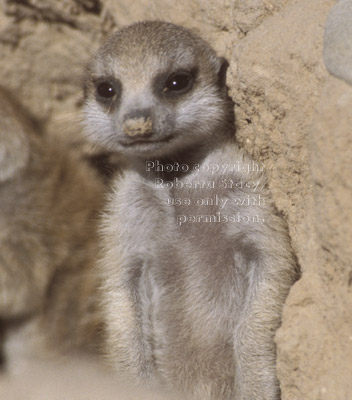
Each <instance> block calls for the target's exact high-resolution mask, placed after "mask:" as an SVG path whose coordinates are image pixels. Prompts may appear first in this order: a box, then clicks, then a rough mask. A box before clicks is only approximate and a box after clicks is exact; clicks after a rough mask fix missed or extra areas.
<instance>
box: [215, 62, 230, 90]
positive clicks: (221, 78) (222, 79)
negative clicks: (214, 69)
mask: <svg viewBox="0 0 352 400" xmlns="http://www.w3.org/2000/svg"><path fill="white" fill-rule="evenodd" d="M218 63H219V70H218V82H219V85H220V86H224V85H225V84H226V71H227V68H228V67H229V63H228V61H227V60H226V58H225V57H219V58H218Z"/></svg>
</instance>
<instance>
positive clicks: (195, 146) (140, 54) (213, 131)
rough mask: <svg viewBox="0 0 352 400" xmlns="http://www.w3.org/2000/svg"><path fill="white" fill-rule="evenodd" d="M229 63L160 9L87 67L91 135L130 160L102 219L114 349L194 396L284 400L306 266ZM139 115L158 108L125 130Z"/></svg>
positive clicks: (121, 364) (141, 375)
mask: <svg viewBox="0 0 352 400" xmlns="http://www.w3.org/2000/svg"><path fill="white" fill-rule="evenodd" d="M225 72H226V63H225V62H224V60H223V59H220V58H218V57H217V56H216V54H215V52H214V51H213V50H212V49H211V48H210V47H209V46H208V45H207V44H206V43H205V42H204V41H202V40H201V39H200V38H198V37H197V36H195V35H193V34H192V33H190V32H188V31H187V30H185V29H183V28H181V27H178V26H175V25H172V24H168V23H164V22H160V21H159V22H142V23H137V24H134V25H131V26H129V27H126V28H124V29H122V30H121V31H119V32H117V33H115V34H114V35H112V36H111V37H110V38H109V39H108V41H107V42H106V43H105V44H104V45H103V46H102V48H101V49H100V50H99V51H98V53H97V54H96V55H95V57H94V58H93V59H92V61H91V63H90V65H89V67H88V69H87V80H86V86H85V95H86V106H85V114H86V122H85V124H86V127H87V131H88V134H89V136H90V137H91V138H92V140H94V141H95V142H97V143H99V144H100V145H102V146H105V147H106V148H107V150H111V151H117V152H118V153H120V154H121V155H123V156H124V158H125V169H124V172H123V174H122V175H121V176H119V177H117V178H116V179H115V185H114V189H113V193H112V195H111V197H110V200H109V203H108V207H107V210H106V213H105V216H104V218H103V226H102V239H103V248H102V259H101V262H100V264H99V268H100V270H101V275H102V279H103V286H102V296H103V308H104V313H105V323H106V326H107V335H108V339H107V346H106V352H107V354H108V356H109V358H110V361H111V363H112V364H113V365H114V367H115V368H116V370H117V371H119V374H124V375H126V377H127V379H132V380H136V381H138V382H146V383H147V384H148V385H151V384H154V383H156V384H161V385H166V387H169V388H176V389H177V390H179V391H181V392H182V393H183V395H184V398H186V399H192V400H278V399H279V398H280V390H279V383H278V381H277V378H276V370H275V358H276V349H275V343H274V334H275V331H276V329H277V328H278V326H279V324H280V316H281V309H282V305H283V303H284V301H285V299H286V296H287V293H288V291H289V288H290V286H291V285H292V283H293V282H294V280H295V279H296V277H297V269H296V263H295V258H294V255H293V252H292V249H291V246H290V240H289V236H288V232H287V227H286V225H285V222H284V221H283V220H282V218H281V217H280V216H279V215H278V213H277V211H276V209H275V207H274V205H273V202H272V200H271V195H270V193H269V191H268V188H267V184H266V179H265V176H264V174H263V173H262V172H261V171H260V170H256V169H255V168H253V170H249V171H247V168H246V167H248V166H250V165H252V164H253V160H251V159H250V158H249V157H248V156H247V155H245V154H244V152H243V151H242V150H240V149H239V148H238V147H237V145H236V144H235V143H234V142H233V139H232V134H233V116H232V107H233V104H232V103H231V101H230V99H229V98H228V96H227V89H226V86H225V83H224V81H225ZM107 88H109V91H107V90H106V89H107ZM111 93H112V94H113V95H112V94H111ZM131 118H134V119H136V120H138V118H150V119H151V121H152V130H151V131H150V132H148V133H149V135H148V137H145V136H143V135H141V134H140V135H134V136H133V137H131V136H129V135H128V132H125V131H124V128H123V126H124V121H125V120H126V119H131ZM148 163H152V164H153V165H158V166H159V167H161V170H160V169H159V170H157V169H149V170H148V168H147V165H148ZM175 163H177V165H182V164H184V165H186V166H188V168H189V169H188V170H187V172H182V171H180V170H178V169H176V170H175V169H174V170H172V169H171V170H170V169H169V170H168V169H167V168H168V167H167V166H168V165H175ZM223 165H225V166H226V165H227V166H231V165H236V166H238V167H239V168H238V170H237V169H236V168H235V167H233V168H232V170H230V169H227V170H225V169H223V170H222V169H221V166H223ZM210 166H213V169H211V168H210ZM217 167H218V168H219V169H218V170H216V168H217ZM223 179H226V180H227V181H229V180H233V181H234V182H235V183H237V185H239V186H236V187H232V188H228V187H222V186H221V183H222V182H223ZM164 181H166V182H169V185H166V186H162V185H161V184H160V182H164ZM157 182H159V186H158V184H157ZM196 182H210V185H209V186H206V185H205V186H201V185H199V184H198V186H195V183H196ZM212 184H214V186H212ZM241 185H242V186H241ZM219 198H220V199H222V205H221V206H220V205H219V202H216V201H215V200H214V201H213V203H209V204H203V205H197V201H198V200H199V199H219ZM251 198H254V199H257V200H258V202H255V203H253V204H252V203H251V204H246V200H248V199H251ZM170 199H171V200H172V199H174V200H175V201H176V199H180V203H179V204H176V203H174V204H170V203H169V201H170ZM187 200H189V203H187ZM225 200H226V201H225ZM259 200H260V201H259ZM238 202H239V203H238ZM237 215H240V216H242V217H246V218H248V221H249V222H248V221H247V220H246V219H245V218H243V219H239V220H236V219H235V217H236V216H237ZM225 216H226V217H227V218H228V217H229V216H230V217H232V218H233V219H234V220H233V221H232V222H231V223H230V222H229V221H228V220H226V219H225ZM217 218H222V220H221V221H217Z"/></svg>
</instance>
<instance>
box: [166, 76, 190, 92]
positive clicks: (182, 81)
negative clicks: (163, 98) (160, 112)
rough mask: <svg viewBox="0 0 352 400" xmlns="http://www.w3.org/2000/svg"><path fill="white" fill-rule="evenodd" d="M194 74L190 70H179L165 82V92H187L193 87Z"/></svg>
mask: <svg viewBox="0 0 352 400" xmlns="http://www.w3.org/2000/svg"><path fill="white" fill-rule="evenodd" d="M193 82H194V79H193V76H192V75H191V74H190V73H188V72H177V73H175V74H172V75H171V76H170V77H169V78H168V79H167V80H166V82H165V87H164V90H163V92H164V93H166V92H174V93H175V94H176V93H179V94H181V93H186V92H188V91H189V90H191V89H192V86H193Z"/></svg>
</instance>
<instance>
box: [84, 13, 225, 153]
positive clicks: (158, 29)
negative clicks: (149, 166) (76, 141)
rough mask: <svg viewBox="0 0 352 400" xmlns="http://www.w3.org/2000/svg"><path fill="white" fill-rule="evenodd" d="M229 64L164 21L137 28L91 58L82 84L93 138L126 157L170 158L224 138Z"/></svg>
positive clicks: (112, 39)
mask: <svg viewBox="0 0 352 400" xmlns="http://www.w3.org/2000/svg"><path fill="white" fill-rule="evenodd" d="M226 68H227V63H226V62H225V60H224V59H221V58H218V57H217V56H216V54H215V52H214V51H213V50H212V49H211V48H210V47H209V46H208V45H207V44H206V43H205V42H204V41H203V40H202V39H200V38H199V37H197V36H195V35H193V34H192V33H190V32H189V31H187V30H185V29H183V28H181V27H179V26H176V25H173V24H169V23H165V22H160V21H153V22H142V23H137V24H133V25H131V26H128V27H126V28H123V29H122V30H120V31H119V32H117V33H115V34H114V35H112V36H111V37H110V38H109V39H108V40H107V42H106V43H105V44H104V45H103V46H102V47H101V48H100V50H99V51H98V53H97V54H96V55H95V56H94V57H93V59H92V61H91V63H90V64H89V66H88V69H87V78H86V82H85V108H84V113H85V126H86V130H87V132H88V134H89V135H90V136H91V138H92V140H93V141H94V142H96V143H98V144H100V145H102V146H104V147H105V148H107V149H109V150H112V151H118V152H122V153H124V154H125V155H127V156H132V157H133V156H136V157H150V156H152V157H153V156H155V157H157V156H161V155H172V153H173V152H175V151H179V150H182V149H183V148H187V147H189V146H192V145H194V144H197V143H200V142H204V141H206V140H212V139H213V138H214V137H216V136H217V135H219V134H221V133H222V134H223V132H224V129H223V127H224V124H226V122H227V121H228V119H229V118H228V114H229V109H230V108H231V107H229V105H228V103H229V100H228V96H227V89H226V86H225V73H226Z"/></svg>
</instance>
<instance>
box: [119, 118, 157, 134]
mask: <svg viewBox="0 0 352 400" xmlns="http://www.w3.org/2000/svg"><path fill="white" fill-rule="evenodd" d="M122 129H123V132H124V133H125V134H126V135H127V136H147V135H150V134H151V133H152V129H153V121H152V119H151V117H146V118H145V117H140V118H131V119H128V120H126V121H125V122H124V123H123V125H122Z"/></svg>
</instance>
